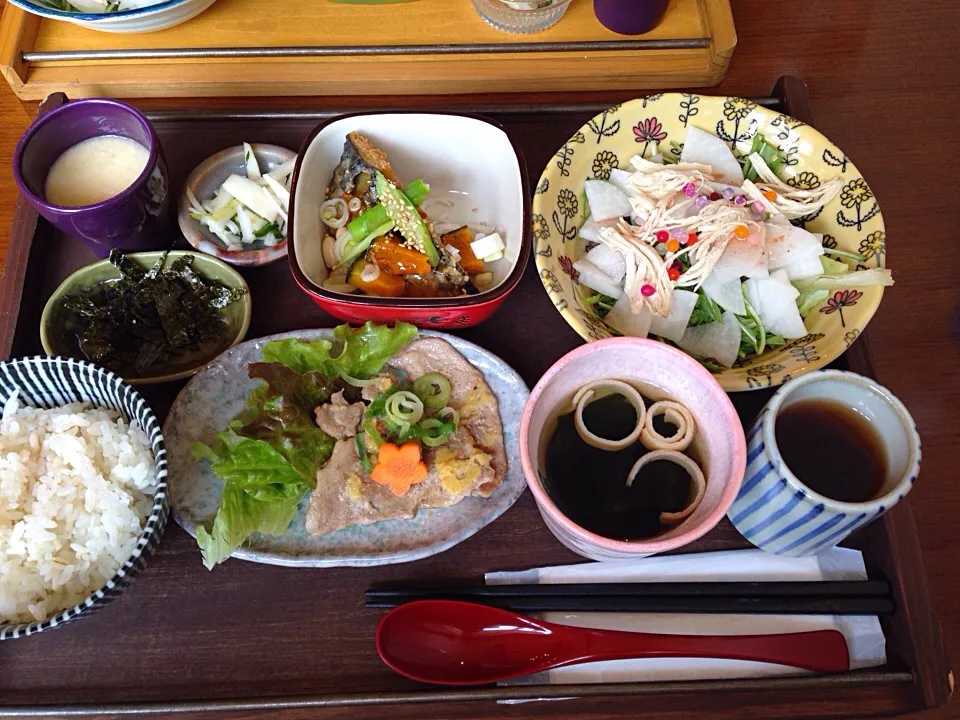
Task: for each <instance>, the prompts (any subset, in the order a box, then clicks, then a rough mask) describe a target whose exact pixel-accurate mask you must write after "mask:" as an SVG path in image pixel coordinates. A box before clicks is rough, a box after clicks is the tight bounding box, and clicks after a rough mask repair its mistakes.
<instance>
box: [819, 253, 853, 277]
mask: <svg viewBox="0 0 960 720" xmlns="http://www.w3.org/2000/svg"><path fill="white" fill-rule="evenodd" d="M820 265H821V266H822V267H823V274H824V275H843V274H844V273H848V272H850V268H849V267H848V266H847V264H846V263H843V262H840V261H839V260H831V259H830V258H828V257H827V256H826V255H821V256H820Z"/></svg>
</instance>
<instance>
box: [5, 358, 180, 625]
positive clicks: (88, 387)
mask: <svg viewBox="0 0 960 720" xmlns="http://www.w3.org/2000/svg"><path fill="white" fill-rule="evenodd" d="M14 390H17V391H18V392H19V395H18V399H19V401H20V403H21V404H23V405H30V406H32V407H40V408H55V407H60V406H62V405H66V404H68V403H73V402H89V403H91V404H92V405H94V406H95V407H101V408H110V409H112V410H117V411H119V412H121V413H123V415H124V416H126V418H127V420H131V421H136V423H137V424H138V425H139V426H140V427H141V428H143V431H144V432H145V433H146V434H147V438H148V439H149V440H150V446H151V448H152V450H153V456H154V459H155V460H156V464H157V493H156V495H155V496H154V502H153V507H152V508H150V514H149V516H148V517H147V522H146V525H145V526H144V529H143V532H141V533H140V538H139V539H138V540H137V547H136V548H135V549H134V551H133V553H131V555H130V557H128V558H127V559H126V561H125V562H124V563H123V566H122V567H121V568H120V569H119V570H117V572H116V574H115V575H114V576H113V577H112V578H110V579H109V580H107V582H106V584H105V585H104V586H103V587H101V588H99V589H97V590H94V591H93V592H91V593H90V594H89V595H88V596H87V597H86V598H85V599H84V600H83V601H82V602H80V603H78V604H77V605H75V606H74V607H71V608H67V609H66V610H63V611H61V612H59V613H57V614H56V615H53V616H51V617H48V618H45V619H44V620H41V621H38V622H33V623H22V624H19V625H11V624H0V640H11V639H13V638H18V637H24V636H26V635H32V634H34V633H38V632H43V631H44V630H49V629H50V628H55V627H59V626H60V625H63V624H64V623H67V622H70V621H71V620H74V619H76V618H77V617H79V616H80V615H89V614H91V613H93V612H95V611H96V610H98V609H100V608H101V607H103V606H104V605H107V604H108V603H110V602H112V601H113V600H114V599H115V598H116V597H117V596H119V595H120V593H121V592H123V590H124V588H125V587H126V586H127V585H129V584H130V582H132V580H133V578H134V576H135V575H136V574H137V573H138V572H139V571H141V570H142V569H143V568H144V566H145V565H146V563H147V560H148V559H149V557H150V556H151V555H152V554H153V551H154V550H155V549H156V547H157V545H158V544H159V542H160V536H161V535H163V530H164V528H165V527H166V524H167V514H168V509H169V507H168V502H167V451H166V448H165V447H164V444H163V435H162V434H161V433H160V423H159V421H158V420H157V418H156V416H155V415H154V414H153V411H152V410H151V409H150V407H149V406H148V405H147V403H146V402H145V401H144V399H143V398H142V397H140V393H138V392H137V391H136V390H134V389H133V388H132V387H131V386H130V385H128V384H127V383H125V382H124V381H123V380H122V379H121V378H119V377H117V376H116V375H114V374H113V373H112V372H110V371H108V370H104V369H103V368H101V367H98V366H96V365H94V364H92V363H88V362H84V361H82V360H74V359H73V358H62V357H32V358H22V359H20V360H11V361H9V362H0V406H2V405H3V404H4V403H6V401H7V400H8V399H9V398H10V396H11V395H12V394H13V392H14Z"/></svg>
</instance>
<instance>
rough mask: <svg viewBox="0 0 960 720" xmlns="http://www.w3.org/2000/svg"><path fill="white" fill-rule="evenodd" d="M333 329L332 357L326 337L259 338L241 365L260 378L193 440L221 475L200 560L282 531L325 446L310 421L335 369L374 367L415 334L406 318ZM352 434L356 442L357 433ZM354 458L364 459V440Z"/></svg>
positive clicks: (360, 372) (324, 456) (208, 561)
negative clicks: (238, 408) (232, 412)
mask: <svg viewBox="0 0 960 720" xmlns="http://www.w3.org/2000/svg"><path fill="white" fill-rule="evenodd" d="M334 335H335V337H336V338H337V339H338V340H339V341H340V343H341V344H342V345H343V347H342V349H341V350H340V353H339V354H338V355H337V356H336V357H331V356H330V353H331V351H332V350H333V349H334V343H331V342H329V341H327V340H297V339H286V340H276V341H273V342H270V343H267V344H266V346H264V348H263V360H264V362H260V363H252V364H251V365H250V366H249V368H248V370H247V371H248V374H249V375H250V377H251V378H253V379H256V380H261V381H263V385H259V386H258V387H257V388H255V389H254V390H253V391H252V392H251V393H250V396H249V397H248V398H247V408H246V409H245V410H244V411H243V412H241V413H240V414H239V415H238V416H237V417H235V418H234V419H233V420H231V421H230V423H229V424H228V425H227V428H226V429H225V430H224V431H223V432H221V433H220V434H219V435H218V436H217V441H216V443H214V445H213V446H212V447H210V446H207V445H204V444H202V443H197V444H196V445H195V446H194V448H193V452H194V455H195V456H196V457H197V458H200V459H204V460H207V461H208V462H210V464H211V469H212V470H213V472H215V473H216V474H217V475H218V476H219V477H220V478H221V479H222V480H223V483H224V490H223V495H222V497H221V500H220V506H219V507H218V509H217V516H216V518H215V520H214V523H213V529H212V530H211V531H207V530H206V529H205V528H198V529H197V543H198V544H199V545H200V549H201V551H202V552H203V562H204V565H206V567H207V568H213V567H214V566H215V565H216V564H217V563H220V562H223V561H224V560H226V559H227V558H228V557H230V554H231V553H232V552H233V551H234V550H236V549H237V548H238V547H239V546H240V545H241V544H243V542H245V541H246V539H247V538H248V537H249V536H250V534H251V533H253V532H261V533H269V534H282V533H283V532H285V531H286V529H287V526H288V525H289V524H290V521H291V520H292V519H293V517H294V516H295V515H296V513H297V509H298V507H299V504H300V501H301V500H302V499H303V498H304V497H305V496H306V494H307V493H308V492H310V489H311V488H313V487H314V485H315V483H316V476H317V470H319V469H320V467H321V466H322V465H323V464H324V463H325V462H326V461H327V460H328V459H329V458H330V454H331V453H332V452H333V445H334V441H333V438H331V437H330V436H329V435H327V434H326V433H325V432H323V430H321V429H320V428H319V427H317V424H316V422H315V421H314V417H313V412H314V408H315V407H316V406H317V405H318V404H320V403H322V402H325V401H326V400H327V399H328V398H329V397H330V394H331V393H332V392H333V390H334V389H335V383H337V382H338V380H339V377H340V374H341V373H342V372H347V373H348V374H350V375H353V376H366V375H375V374H376V373H377V372H379V370H380V369H381V368H382V367H383V365H384V364H385V363H386V362H387V360H389V359H390V358H391V357H392V356H393V355H394V354H396V353H397V352H399V351H400V350H402V349H403V348H404V347H405V346H406V345H407V344H408V343H409V342H410V341H411V340H413V339H414V338H416V336H417V330H416V328H415V327H414V326H412V325H408V324H406V323H398V324H397V326H396V327H395V328H388V327H384V326H380V325H374V324H373V323H369V322H368V323H367V324H366V325H364V326H363V327H360V328H356V329H354V328H351V327H350V326H349V325H341V326H340V327H338V328H336V329H335V330H334ZM387 394H388V393H383V395H387ZM383 395H381V397H382V396H383ZM378 400H379V398H378ZM375 430H376V429H375V428H374V431H375ZM377 437H379V436H377ZM357 442H358V450H360V448H361V445H362V439H358V441H357ZM360 458H361V461H362V462H364V459H365V466H366V465H367V464H369V462H370V458H369V456H368V455H367V452H366V448H365V447H363V448H362V450H360Z"/></svg>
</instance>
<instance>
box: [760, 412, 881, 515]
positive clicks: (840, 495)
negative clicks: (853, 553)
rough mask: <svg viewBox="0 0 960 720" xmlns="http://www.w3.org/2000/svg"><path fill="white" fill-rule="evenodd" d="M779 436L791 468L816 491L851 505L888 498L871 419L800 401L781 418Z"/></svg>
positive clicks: (778, 416) (879, 444) (781, 450)
mask: <svg viewBox="0 0 960 720" xmlns="http://www.w3.org/2000/svg"><path fill="white" fill-rule="evenodd" d="M775 435H776V438H777V449H779V450H780V455H781V457H783V461H784V462H785V463H786V465H787V467H788V468H789V469H790V471H791V472H792V473H793V474H794V475H796V476H797V479H798V480H800V482H802V483H803V484H804V485H806V486H807V487H808V488H810V489H811V490H813V491H814V492H817V493H819V494H821V495H823V496H824V497H828V498H831V499H833V500H839V501H840V502H849V503H858V502H867V501H868V500H874V499H876V498H878V497H880V495H882V494H883V493H882V491H883V485H884V481H885V480H886V479H887V454H886V450H885V449H884V446H883V441H882V440H881V439H880V435H879V433H878V432H877V431H876V430H875V429H874V428H873V425H871V424H870V421H869V420H867V418H865V417H863V416H862V415H861V414H860V413H858V412H856V411H855V410H853V409H851V408H849V407H847V406H846V405H841V404H840V403H838V402H834V401H832V400H820V399H814V398H811V399H808V400H797V401H796V402H794V403H792V404H790V405H787V406H786V407H785V408H783V409H782V410H781V411H780V413H779V414H778V415H777V423H776V429H775Z"/></svg>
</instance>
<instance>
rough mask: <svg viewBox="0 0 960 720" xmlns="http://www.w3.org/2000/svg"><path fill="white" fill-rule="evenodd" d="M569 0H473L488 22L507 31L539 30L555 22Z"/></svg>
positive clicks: (525, 31)
mask: <svg viewBox="0 0 960 720" xmlns="http://www.w3.org/2000/svg"><path fill="white" fill-rule="evenodd" d="M570 1H571V0H473V7H474V8H475V9H476V11H477V14H479V15H480V17H481V18H483V19H484V20H485V21H486V22H487V23H488V24H489V25H492V26H493V27H495V28H497V30H503V31H504V32H508V33H516V34H521V35H523V34H529V33H538V32H541V31H542V30H546V29H547V28H548V27H550V26H552V25H555V24H556V23H557V22H558V21H559V20H560V18H561V17H563V14H564V13H565V12H566V11H567V7H569V5H570Z"/></svg>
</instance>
